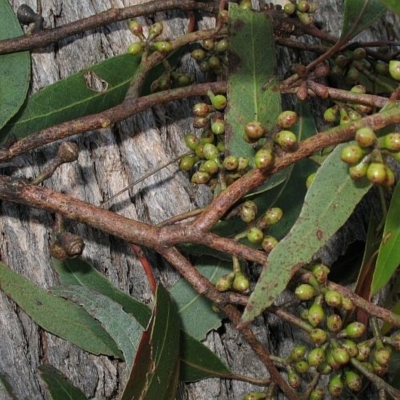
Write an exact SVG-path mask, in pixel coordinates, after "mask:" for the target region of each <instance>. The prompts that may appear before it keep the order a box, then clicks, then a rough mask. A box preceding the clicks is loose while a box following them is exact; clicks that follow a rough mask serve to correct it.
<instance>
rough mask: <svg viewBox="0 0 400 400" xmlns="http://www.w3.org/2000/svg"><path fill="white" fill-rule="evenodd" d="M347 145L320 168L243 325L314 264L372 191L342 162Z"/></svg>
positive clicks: (266, 269)
mask: <svg viewBox="0 0 400 400" xmlns="http://www.w3.org/2000/svg"><path fill="white" fill-rule="evenodd" d="M346 145H347V144H344V145H340V146H337V147H336V149H335V150H334V151H333V152H332V154H331V155H330V156H329V157H328V158H327V159H326V160H325V162H324V164H323V165H322V166H321V167H320V168H319V170H318V172H317V175H316V177H315V180H314V182H313V184H312V185H311V187H310V188H309V190H308V192H307V195H306V197H305V199H304V206H303V208H302V210H301V213H300V216H299V218H298V220H297V222H296V224H295V225H294V226H293V228H292V229H291V231H290V232H289V234H288V235H287V236H286V237H285V238H284V239H283V240H282V241H281V242H279V244H278V246H277V247H276V248H275V249H274V250H273V251H272V252H271V254H270V256H269V257H268V261H267V265H266V266H264V268H263V271H262V273H261V276H260V279H259V281H258V283H257V285H256V287H255V289H254V291H253V293H252V294H251V296H250V298H249V302H248V304H247V306H246V308H245V311H244V313H243V316H242V323H249V322H251V321H252V320H253V319H254V318H255V317H256V316H258V315H259V314H260V313H261V312H262V311H263V310H264V309H265V308H267V307H268V306H270V305H271V304H272V303H273V302H274V301H275V299H276V298H277V297H278V296H279V295H280V294H281V293H282V291H283V290H284V289H285V288H286V285H287V284H288V282H289V280H290V278H291V277H292V276H293V274H294V273H295V272H296V271H297V270H298V269H299V268H300V267H302V266H303V265H304V264H306V263H308V262H309V261H311V259H312V257H313V255H314V254H315V253H316V252H317V251H318V250H319V249H320V248H321V247H322V246H324V245H325V244H326V243H327V242H328V240H329V239H330V237H331V236H332V235H333V234H334V233H335V232H336V231H337V230H338V229H339V228H340V227H341V226H342V225H343V224H344V223H345V222H346V221H347V219H348V218H349V216H350V215H351V213H352V212H353V210H354V208H355V206H356V205H357V204H358V203H359V201H360V200H361V199H362V198H363V197H364V195H365V194H366V193H367V192H368V190H369V189H370V187H371V184H370V183H369V182H368V181H367V180H365V181H358V182H357V181H353V180H352V179H351V178H350V176H349V174H348V166H347V165H346V164H344V163H343V162H342V161H341V160H340V153H341V151H342V148H343V147H344V146H346Z"/></svg>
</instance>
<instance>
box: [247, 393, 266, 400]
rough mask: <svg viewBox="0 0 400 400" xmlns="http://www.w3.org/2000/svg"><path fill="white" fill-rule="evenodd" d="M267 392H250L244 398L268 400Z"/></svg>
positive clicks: (248, 399)
mask: <svg viewBox="0 0 400 400" xmlns="http://www.w3.org/2000/svg"><path fill="white" fill-rule="evenodd" d="M266 398H267V395H266V394H265V392H250V393H247V394H246V396H244V397H243V400H266Z"/></svg>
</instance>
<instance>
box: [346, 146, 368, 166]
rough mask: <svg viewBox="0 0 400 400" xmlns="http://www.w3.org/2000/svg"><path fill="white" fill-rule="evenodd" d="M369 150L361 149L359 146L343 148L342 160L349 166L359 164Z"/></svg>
mask: <svg viewBox="0 0 400 400" xmlns="http://www.w3.org/2000/svg"><path fill="white" fill-rule="evenodd" d="M367 152H368V151H367V150H365V149H363V148H362V147H360V146H359V145H358V144H350V145H348V146H346V147H344V148H343V150H342V152H341V153H340V158H341V160H342V161H343V162H345V163H347V164H352V165H354V164H357V163H359V162H360V161H361V160H362V158H363V157H364V156H365V155H366V154H367Z"/></svg>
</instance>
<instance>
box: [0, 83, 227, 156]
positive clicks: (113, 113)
mask: <svg viewBox="0 0 400 400" xmlns="http://www.w3.org/2000/svg"><path fill="white" fill-rule="evenodd" d="M208 90H212V91H213V92H214V93H224V92H226V83H225V82H212V83H202V84H198V85H192V86H188V87H184V88H178V89H171V90H166V91H163V92H158V93H153V94H151V95H148V96H145V97H141V98H139V99H136V100H135V99H125V100H124V101H123V102H122V103H121V104H118V105H117V106H115V107H112V108H110V109H108V110H106V111H103V112H101V113H98V114H91V115H87V116H85V117H82V118H78V119H75V120H73V121H67V122H63V123H61V124H58V125H55V126H52V127H50V128H46V129H43V130H42V131H40V132H38V133H36V134H33V135H30V136H27V137H26V138H24V139H21V140H19V141H17V142H15V143H14V144H13V145H11V146H10V147H9V148H8V149H1V150H0V162H3V161H7V160H10V159H11V158H13V157H16V156H18V155H21V154H24V153H26V152H27V151H30V150H32V149H35V148H38V147H42V146H44V145H46V144H49V143H53V142H55V141H57V140H60V139H64V138H66V137H70V136H73V135H76V134H79V133H84V132H88V131H91V130H95V129H102V128H107V127H109V126H110V125H111V124H113V123H116V122H120V121H122V120H124V119H126V118H128V117H130V116H132V115H135V114H137V113H139V112H141V111H144V110H147V109H149V108H151V107H153V106H155V105H158V104H163V103H168V102H170V101H173V100H180V99H183V98H187V97H191V96H205V95H206V94H207V91H208Z"/></svg>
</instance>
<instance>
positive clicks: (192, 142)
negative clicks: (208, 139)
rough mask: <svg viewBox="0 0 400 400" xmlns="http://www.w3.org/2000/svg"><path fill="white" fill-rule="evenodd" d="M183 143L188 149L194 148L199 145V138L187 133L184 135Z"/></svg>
mask: <svg viewBox="0 0 400 400" xmlns="http://www.w3.org/2000/svg"><path fill="white" fill-rule="evenodd" d="M184 139H185V144H186V146H187V147H189V149H190V150H195V149H196V147H197V146H198V145H199V143H200V140H199V138H198V137H197V136H196V135H195V134H194V133H188V134H187V135H185V138H184Z"/></svg>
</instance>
